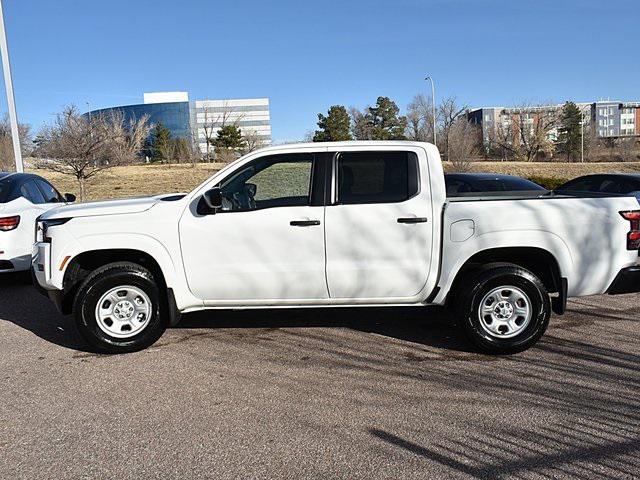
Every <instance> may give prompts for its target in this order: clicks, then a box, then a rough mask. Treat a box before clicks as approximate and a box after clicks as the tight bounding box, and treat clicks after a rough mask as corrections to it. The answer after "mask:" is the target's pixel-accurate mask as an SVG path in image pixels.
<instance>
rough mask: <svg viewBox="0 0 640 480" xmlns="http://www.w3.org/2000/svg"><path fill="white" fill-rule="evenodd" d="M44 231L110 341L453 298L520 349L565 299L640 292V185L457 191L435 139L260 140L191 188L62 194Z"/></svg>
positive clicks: (483, 340)
mask: <svg viewBox="0 0 640 480" xmlns="http://www.w3.org/2000/svg"><path fill="white" fill-rule="evenodd" d="M149 181H151V182H152V181H153V179H152V178H150V179H149ZM36 235H37V243H36V245H35V247H34V255H33V271H34V274H35V277H36V279H37V282H38V283H39V284H40V286H41V287H42V288H43V289H44V290H46V291H48V294H49V296H50V298H51V299H52V300H54V302H55V303H56V305H57V306H58V308H59V309H60V310H61V311H62V312H63V313H72V312H73V313H74V315H75V321H76V325H77V326H78V328H79V331H80V332H81V334H82V335H83V336H84V338H85V339H86V340H87V341H88V342H89V343H90V344H91V345H92V346H93V347H94V348H96V349H97V350H100V351H104V352H129V351H133V350H138V349H141V348H145V347H147V346H149V345H151V344H152V343H153V342H155V341H156V340H157V339H158V338H159V337H160V336H161V335H162V333H163V332H164V330H165V328H166V327H167V326H169V325H174V324H176V323H177V322H178V321H179V319H180V314H181V313H182V312H191V311H195V310H202V309H211V308H272V307H310V306H314V307H317V306H327V307H328V306H353V305H362V306H380V305H394V306H401V305H409V306H419V305H447V306H450V307H452V310H453V311H454V312H455V315H453V316H452V318H456V319H457V321H458V323H459V324H460V325H461V326H462V327H463V328H464V331H465V332H466V334H467V335H468V337H469V339H470V340H471V341H472V342H473V343H474V344H475V345H476V346H477V347H478V348H480V349H481V350H483V351H485V352H489V353H498V354H499V353H514V352H518V351H522V350H524V349H526V348H528V347H530V346H531V345H533V344H534V343H535V342H536V341H537V340H538V339H539V338H540V337H541V336H542V334H543V333H544V331H545V329H546V328H547V325H548V323H549V317H550V314H551V310H553V311H555V312H556V313H558V314H562V313H563V312H564V310H565V305H566V300H567V297H575V296H581V295H593V294H601V293H605V292H607V293H612V294H613V293H629V292H636V291H639V290H640V266H639V265H638V248H639V247H640V210H639V205H638V202H637V201H636V199H635V198H631V197H603V196H593V197H590V198H585V197H568V196H554V195H542V196H540V197H538V198H531V196H530V195H529V196H527V197H522V198H518V197H517V196H514V197H496V196H487V197H484V198H483V197H477V198H470V197H462V198H456V199H447V198H446V194H445V182H444V178H443V169H442V163H441V161H440V155H439V153H438V150H437V149H436V147H435V146H433V145H431V144H427V143H416V142H398V141H389V142H340V143H314V144H299V145H283V146H277V147H270V148H265V149H262V150H259V151H256V152H253V153H251V154H249V155H247V156H245V157H243V158H241V159H239V160H238V161H236V162H234V163H232V164H230V165H229V166H227V167H226V168H224V169H223V170H221V171H220V172H218V173H216V174H215V175H214V176H213V177H211V178H210V179H209V180H207V181H206V182H204V183H203V184H201V185H200V186H199V187H197V188H196V189H195V190H193V191H192V192H191V193H189V194H186V195H185V194H172V195H165V196H155V197H150V198H137V199H129V200H114V201H105V202H95V203H85V204H79V205H69V206H64V207H60V208H56V209H54V210H51V211H49V212H47V213H45V214H43V215H42V216H41V217H40V219H39V221H38V226H37V233H36Z"/></svg>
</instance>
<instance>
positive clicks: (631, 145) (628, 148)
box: [617, 137, 638, 162]
mask: <svg viewBox="0 0 640 480" xmlns="http://www.w3.org/2000/svg"><path fill="white" fill-rule="evenodd" d="M637 143H638V141H637V140H636V138H635V137H630V138H621V139H619V140H618V148H617V150H618V154H619V156H620V160H622V161H623V162H634V161H636V160H637V159H638V152H637V150H636V146H637Z"/></svg>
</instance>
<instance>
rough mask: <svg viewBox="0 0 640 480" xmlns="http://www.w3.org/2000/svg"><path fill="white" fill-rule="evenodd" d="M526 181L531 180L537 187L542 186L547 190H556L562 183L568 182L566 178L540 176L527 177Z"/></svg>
mask: <svg viewBox="0 0 640 480" xmlns="http://www.w3.org/2000/svg"><path fill="white" fill-rule="evenodd" d="M527 179H528V180H531V181H532V182H534V183H537V184H538V185H542V186H543V187H544V188H546V189H547V190H555V189H556V188H558V187H559V186H560V185H562V184H563V183H565V182H568V181H569V179H568V178H561V177H543V176H541V175H532V176H530V177H527Z"/></svg>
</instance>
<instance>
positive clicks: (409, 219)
mask: <svg viewBox="0 0 640 480" xmlns="http://www.w3.org/2000/svg"><path fill="white" fill-rule="evenodd" d="M427 221H428V219H427V218H426V217H400V218H399V219H398V223H425V222H427Z"/></svg>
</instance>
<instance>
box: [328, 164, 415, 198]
mask: <svg viewBox="0 0 640 480" xmlns="http://www.w3.org/2000/svg"><path fill="white" fill-rule="evenodd" d="M337 170H338V171H337V201H338V203H339V204H344V205H353V204H359V203H398V202H403V201H405V200H407V199H409V198H411V197H413V196H414V195H416V194H417V193H418V190H419V186H418V158H417V156H416V155H415V154H414V153H412V152H343V153H340V154H339V156H338V161H337Z"/></svg>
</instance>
